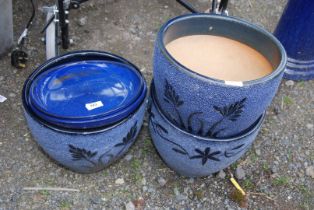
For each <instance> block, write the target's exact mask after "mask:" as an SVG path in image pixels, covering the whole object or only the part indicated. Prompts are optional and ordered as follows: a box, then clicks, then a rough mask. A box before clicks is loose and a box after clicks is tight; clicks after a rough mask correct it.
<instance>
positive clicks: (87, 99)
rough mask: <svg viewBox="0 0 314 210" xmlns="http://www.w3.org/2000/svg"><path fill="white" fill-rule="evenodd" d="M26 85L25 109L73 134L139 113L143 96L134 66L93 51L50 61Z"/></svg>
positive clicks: (123, 60) (142, 86)
mask: <svg viewBox="0 0 314 210" xmlns="http://www.w3.org/2000/svg"><path fill="white" fill-rule="evenodd" d="M25 84H27V85H26V87H25V93H24V94H25V99H26V103H27V106H29V107H30V109H31V110H32V111H33V112H34V113H35V114H36V115H37V116H39V117H41V118H42V119H44V120H45V121H47V122H50V123H51V124H55V125H58V126H61V127H66V128H73V129H89V128H96V127H103V126H105V125H112V124H114V123H117V122H118V121H120V120H122V119H124V118H125V117H127V116H128V115H130V114H131V113H133V112H134V110H136V109H137V108H138V106H139V105H140V104H141V103H142V101H143V100H144V98H145V96H146V92H147V86H146V82H145V80H144V78H143V76H142V75H141V73H140V71H139V70H138V69H137V67H136V66H134V65H133V64H131V63H129V62H128V61H126V60H125V59H123V58H121V57H118V56H115V55H112V54H109V53H105V52H95V51H80V52H72V53H69V54H66V55H62V56H60V57H57V58H53V59H51V60H49V61H47V62H46V63H45V64H43V65H41V66H40V67H38V68H37V69H36V70H35V71H34V72H33V73H32V74H31V75H30V77H29V78H28V79H27V81H26V83H25ZM99 103H101V104H100V105H99ZM95 104H96V107H91V106H93V105H95Z"/></svg>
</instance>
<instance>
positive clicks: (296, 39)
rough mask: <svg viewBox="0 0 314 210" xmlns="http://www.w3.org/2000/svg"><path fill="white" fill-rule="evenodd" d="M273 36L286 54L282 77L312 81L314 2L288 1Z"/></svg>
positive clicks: (313, 76) (302, 0) (307, 0)
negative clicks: (286, 58) (280, 43)
mask: <svg viewBox="0 0 314 210" xmlns="http://www.w3.org/2000/svg"><path fill="white" fill-rule="evenodd" d="M274 34H275V36H276V37H277V38H278V39H279V40H280V41H281V42H282V44H283V46H284V47H285V49H286V51H287V54H288V63H287V68H286V70H285V74H284V77H285V78H286V79H292V80H310V79H314V50H313V49H314V1H313V0H289V1H288V3H287V5H286V8H285V10H284V12H283V14H282V16H281V18H280V21H279V23H278V25H277V28H276V30H275V32H274Z"/></svg>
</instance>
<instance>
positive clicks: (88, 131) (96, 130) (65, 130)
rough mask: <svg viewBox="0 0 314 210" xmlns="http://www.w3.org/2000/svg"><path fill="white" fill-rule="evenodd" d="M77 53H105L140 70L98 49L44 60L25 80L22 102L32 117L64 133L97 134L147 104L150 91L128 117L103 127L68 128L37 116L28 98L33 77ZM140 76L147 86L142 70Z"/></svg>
mask: <svg viewBox="0 0 314 210" xmlns="http://www.w3.org/2000/svg"><path fill="white" fill-rule="evenodd" d="M75 55H81V56H82V55H104V56H109V57H111V58H114V59H121V60H122V61H125V62H126V64H130V65H131V66H134V67H135V69H136V70H138V68H137V67H136V66H135V65H134V64H132V63H131V62H129V61H128V60H126V59H124V58H122V57H120V56H117V55H114V54H112V53H108V52H104V51H96V50H81V51H72V52H69V53H66V54H63V55H60V56H57V57H54V58H51V59H49V60H48V61H46V62H44V63H43V64H41V65H40V66H39V67H37V68H36V70H35V71H34V72H33V73H32V74H31V75H30V76H29V77H28V78H27V79H26V81H25V82H24V85H23V89H22V104H23V108H24V110H25V112H27V113H28V114H29V115H30V117H32V118H33V119H34V120H35V121H37V122H40V123H41V124H42V125H43V126H45V127H47V128H49V129H52V130H55V131H58V132H62V133H68V134H83V135H85V134H86V135H87V134H96V133H100V132H105V131H108V130H110V129H113V128H115V127H117V126H119V125H121V124H122V123H124V122H126V121H127V120H129V119H130V118H132V117H133V116H134V115H135V114H137V113H138V111H139V110H140V109H141V107H142V106H145V103H146V101H147V97H148V92H149V91H146V94H145V97H144V98H143V99H142V102H141V103H140V104H139V105H138V107H137V108H136V109H135V110H134V111H133V112H131V113H130V114H129V115H128V116H127V117H125V118H124V119H122V120H120V121H118V122H116V123H114V124H110V125H104V126H101V127H97V128H90V129H75V128H68V127H63V126H60V125H55V124H53V123H50V122H47V121H46V120H45V119H43V118H41V117H39V116H37V115H36V114H35V113H34V112H33V111H32V110H31V108H30V107H29V104H28V101H27V98H28V92H29V88H30V84H31V82H32V81H33V79H34V78H35V77H36V76H37V75H38V73H40V72H41V71H42V70H43V69H46V68H47V66H49V65H52V64H54V63H56V62H58V61H59V60H60V59H62V58H69V57H73V56H75ZM138 72H139V74H140V76H141V77H142V78H143V82H144V86H147V83H146V81H145V79H144V77H143V75H142V73H141V72H140V71H138Z"/></svg>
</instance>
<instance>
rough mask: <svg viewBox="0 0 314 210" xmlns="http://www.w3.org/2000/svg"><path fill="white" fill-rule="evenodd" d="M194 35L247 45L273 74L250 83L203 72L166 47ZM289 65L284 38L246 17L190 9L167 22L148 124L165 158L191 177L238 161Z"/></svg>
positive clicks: (159, 42)
mask: <svg viewBox="0 0 314 210" xmlns="http://www.w3.org/2000/svg"><path fill="white" fill-rule="evenodd" d="M191 35H215V36H221V37H225V38H229V39H232V40H236V41H239V42H241V43H243V44H246V45H248V46H249V47H251V48H253V49H255V50H256V51H258V52H259V53H261V54H262V55H263V56H264V57H265V58H266V59H267V60H268V61H269V63H270V64H271V66H272V68H273V71H272V72H271V73H270V74H268V75H266V76H264V77H262V78H258V79H256V80H250V81H224V80H219V79H214V78H210V77H207V76H205V75H202V74H198V73H196V72H194V71H193V70H191V69H189V68H187V67H185V66H184V65H182V64H181V63H180V62H178V61H177V60H176V59H175V58H174V57H173V56H172V55H171V54H170V53H169V52H168V50H167V49H166V45H167V44H168V43H170V42H171V41H173V40H175V39H178V38H180V37H185V36H191ZM285 65H286V53H285V50H284V48H283V47H282V45H281V44H280V42H279V41H278V40H277V39H276V38H275V37H274V36H273V35H272V34H271V33H269V32H267V31H266V30H264V29H262V28H260V27H258V26H256V25H254V24H251V23H249V22H247V21H244V20H241V19H237V18H234V17H227V16H218V15H208V14H191V15H184V16H180V17H177V18H174V19H172V20H170V21H168V22H167V23H166V24H164V25H163V26H162V28H161V29H160V31H159V33H158V36H157V41H156V44H155V52H154V61H153V71H154V79H153V82H152V85H151V106H150V109H149V129H150V132H151V136H152V139H153V142H154V145H155V147H156V149H157V151H158V152H159V154H160V156H161V157H162V159H163V160H164V161H165V162H166V164H167V165H168V166H169V167H170V168H172V169H173V170H174V171H176V172H178V173H179V174H181V175H184V176H189V177H200V176H207V175H209V174H212V173H215V172H218V171H220V170H222V169H224V168H226V167H228V166H229V165H230V164H232V163H233V162H235V161H236V160H238V159H239V158H240V157H241V156H242V155H243V154H244V153H245V152H246V151H247V150H248V149H249V148H250V146H251V145H252V143H253V141H254V140H255V138H256V136H257V134H258V132H259V130H260V128H261V125H262V122H263V120H264V117H265V111H266V109H267V107H268V106H269V105H270V103H271V101H272V99H273V97H274V96H275V94H276V92H277V89H278V86H279V84H280V81H281V79H282V76H283V72H284V68H285Z"/></svg>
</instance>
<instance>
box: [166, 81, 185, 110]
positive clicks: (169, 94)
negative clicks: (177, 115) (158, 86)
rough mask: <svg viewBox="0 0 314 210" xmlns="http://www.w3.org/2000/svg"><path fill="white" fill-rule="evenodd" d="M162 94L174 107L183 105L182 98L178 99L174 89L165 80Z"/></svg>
mask: <svg viewBox="0 0 314 210" xmlns="http://www.w3.org/2000/svg"><path fill="white" fill-rule="evenodd" d="M164 96H165V97H164V100H165V101H166V102H167V103H171V104H172V105H174V106H175V107H179V106H181V105H183V103H184V102H183V101H182V100H180V97H179V95H177V93H176V91H175V90H174V88H173V87H172V85H171V84H169V82H168V81H167V80H166V82H165V92H164Z"/></svg>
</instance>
